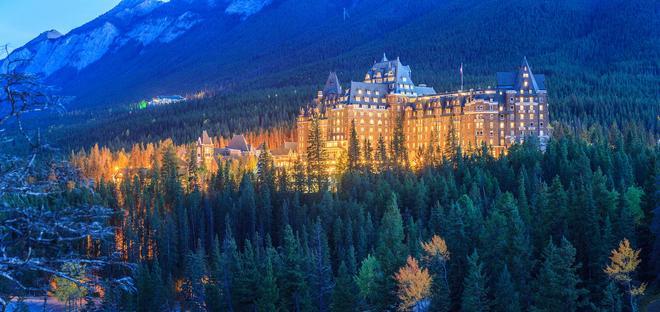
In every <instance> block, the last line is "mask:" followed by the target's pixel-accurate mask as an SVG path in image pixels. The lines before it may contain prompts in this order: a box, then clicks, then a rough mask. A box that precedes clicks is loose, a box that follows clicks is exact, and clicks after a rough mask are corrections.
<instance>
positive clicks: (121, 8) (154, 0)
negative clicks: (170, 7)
mask: <svg viewBox="0 0 660 312" xmlns="http://www.w3.org/2000/svg"><path fill="white" fill-rule="evenodd" d="M164 3H167V1H160V0H123V1H122V2H120V3H119V4H118V5H117V6H116V7H114V8H113V9H112V10H110V12H108V13H110V14H111V15H113V16H115V17H116V18H119V19H124V20H130V19H131V18H132V17H134V16H143V15H146V14H149V13H151V11H153V10H154V9H156V8H157V7H159V6H161V5H162V4H164Z"/></svg>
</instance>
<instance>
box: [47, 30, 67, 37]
mask: <svg viewBox="0 0 660 312" xmlns="http://www.w3.org/2000/svg"><path fill="white" fill-rule="evenodd" d="M62 36H63V35H62V33H60V32H59V31H57V30H55V29H51V30H49V31H47V32H46V38H48V39H57V38H59V37H62Z"/></svg>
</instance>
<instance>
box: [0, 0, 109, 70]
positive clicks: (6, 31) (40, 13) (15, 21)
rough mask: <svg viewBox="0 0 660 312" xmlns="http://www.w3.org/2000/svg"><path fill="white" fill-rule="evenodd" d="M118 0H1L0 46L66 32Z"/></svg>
mask: <svg viewBox="0 0 660 312" xmlns="http://www.w3.org/2000/svg"><path fill="white" fill-rule="evenodd" d="M119 2H120V0H0V45H3V46H4V45H5V44H8V45H9V50H10V51H11V50H13V49H16V48H19V47H21V46H22V45H24V44H25V43H27V42H28V41H30V40H32V39H33V38H34V37H36V36H37V35H39V34H40V33H42V32H44V31H47V30H50V29H56V30H57V31H59V32H61V33H62V34H66V33H67V32H68V31H70V30H71V29H73V28H76V27H78V26H81V25H82V24H84V23H86V22H88V21H90V20H92V19H94V18H95V17H97V16H99V15H101V14H103V13H105V12H107V11H108V10H110V9H111V8H113V7H114V6H115V5H117V4H118V3H119ZM1 58H3V57H2V56H0V59H1Z"/></svg>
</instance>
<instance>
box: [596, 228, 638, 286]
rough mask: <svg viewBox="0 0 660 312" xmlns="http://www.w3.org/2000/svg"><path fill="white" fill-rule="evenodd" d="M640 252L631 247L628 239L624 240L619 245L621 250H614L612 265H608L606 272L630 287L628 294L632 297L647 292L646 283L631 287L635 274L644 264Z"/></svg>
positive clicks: (611, 257) (611, 259) (611, 258)
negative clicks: (641, 264)
mask: <svg viewBox="0 0 660 312" xmlns="http://www.w3.org/2000/svg"><path fill="white" fill-rule="evenodd" d="M640 251H641V250H635V249H633V248H632V247H630V242H629V241H628V239H626V238H624V239H623V241H621V242H620V243H619V248H618V249H614V250H612V255H611V256H610V264H609V265H607V267H605V270H604V271H605V273H606V274H607V275H609V276H610V277H611V278H613V279H614V280H616V281H618V282H620V283H623V284H627V285H628V287H629V288H628V292H629V293H630V295H632V296H640V295H643V294H644V292H645V291H646V283H641V284H640V285H639V286H637V287H633V286H632V285H631V282H632V280H633V273H634V272H635V270H637V267H638V266H639V264H640V263H641V262H642V260H641V259H639V253H640Z"/></svg>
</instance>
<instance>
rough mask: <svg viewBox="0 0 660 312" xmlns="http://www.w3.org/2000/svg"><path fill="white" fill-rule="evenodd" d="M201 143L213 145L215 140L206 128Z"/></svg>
mask: <svg viewBox="0 0 660 312" xmlns="http://www.w3.org/2000/svg"><path fill="white" fill-rule="evenodd" d="M201 143H202V144H204V145H213V140H211V137H210V136H209V134H208V133H207V132H206V130H204V131H202V137H201Z"/></svg>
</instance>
